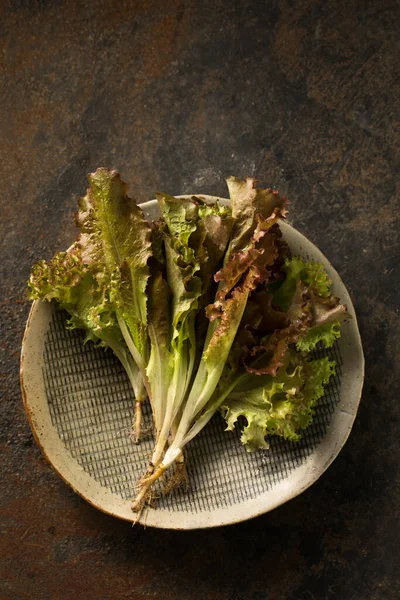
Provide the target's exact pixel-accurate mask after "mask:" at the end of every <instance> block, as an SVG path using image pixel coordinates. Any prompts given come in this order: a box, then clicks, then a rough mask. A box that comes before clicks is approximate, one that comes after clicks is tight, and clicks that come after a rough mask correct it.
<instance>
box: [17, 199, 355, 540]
mask: <svg viewBox="0 0 400 600" xmlns="http://www.w3.org/2000/svg"><path fill="white" fill-rule="evenodd" d="M193 196H196V197H200V198H201V199H203V200H205V201H206V202H215V201H216V200H218V201H220V202H221V203H223V204H229V200H228V199H226V198H220V197H218V196H210V195H205V194H183V195H180V196H175V197H176V198H192V197H193ZM155 205H157V200H150V201H148V202H144V203H142V204H140V205H139V206H140V208H142V210H143V211H144V212H145V213H146V212H147V210H146V209H150V210H151V207H153V206H155ZM280 226H281V227H282V232H283V234H284V230H285V229H286V230H287V231H290V233H291V234H292V235H294V236H296V235H297V236H298V239H299V240H304V241H305V242H306V243H307V244H308V245H311V246H312V250H313V257H312V258H313V260H318V261H319V260H322V261H323V262H324V264H325V265H326V266H327V267H328V269H329V270H330V271H331V274H333V275H334V276H335V278H336V281H337V283H338V284H339V285H340V286H342V287H343V290H344V291H345V293H346V295H347V298H346V301H345V303H346V304H347V307H348V310H349V313H350V314H351V316H352V323H353V337H354V343H355V347H356V349H357V351H358V354H359V356H358V357H357V358H358V360H357V367H358V373H357V375H358V377H357V379H358V386H357V387H358V390H357V397H356V398H354V400H353V404H352V410H351V412H349V411H346V410H343V409H340V406H339V405H338V406H337V407H336V408H335V410H334V412H333V414H332V417H331V422H330V424H331V423H332V419H333V418H334V417H335V415H336V418H339V413H340V412H343V413H344V414H343V415H342V417H343V418H344V420H345V421H346V422H345V423H344V425H345V426H346V427H345V430H344V432H343V435H341V436H340V439H339V440H338V443H337V444H336V445H335V446H334V448H333V450H332V452H331V453H330V455H329V457H328V459H327V460H326V461H325V462H324V463H323V464H322V465H319V469H316V470H315V471H314V475H313V476H310V477H309V478H308V479H307V480H306V482H305V484H304V485H299V486H298V487H295V488H294V489H292V490H290V491H287V492H286V493H283V494H279V493H278V494H275V495H277V498H276V500H275V501H273V502H270V503H269V504H268V503H267V504H265V503H264V504H265V505H262V506H260V505H259V504H260V502H261V504H263V502H262V500H263V498H264V496H267V495H269V494H270V491H267V492H264V493H263V494H260V495H258V496H256V498H254V499H251V500H247V501H245V502H243V503H240V504H238V505H232V506H228V507H224V508H218V509H215V510H214V511H212V512H208V511H204V512H201V513H193V514H190V513H188V512H185V511H182V512H181V511H179V510H178V511H169V510H168V509H166V508H165V509H162V510H157V509H147V510H146V511H144V512H143V513H142V515H140V517H139V519H137V521H136V522H138V523H141V524H142V525H145V526H149V527H156V528H160V529H173V530H191V529H206V528H211V527H220V526H224V525H232V524H235V523H240V522H243V521H247V520H249V519H252V518H255V517H257V516H260V515H262V514H266V513H267V512H270V511H271V510H274V509H275V508H277V507H278V506H281V505H282V504H285V503H286V502H288V501H289V500H292V499H293V498H295V497H297V496H299V495H300V494H301V493H303V492H304V491H305V490H306V489H308V488H309V487H311V485H313V484H314V483H315V482H316V481H317V480H318V479H319V478H320V477H321V476H322V475H323V474H324V473H325V471H326V470H327V469H328V468H329V466H330V465H331V464H332V463H333V461H334V460H335V459H336V458H337V456H338V455H339V453H340V451H341V450H342V448H343V447H344V445H345V443H346V442H347V440H348V437H349V435H350V432H351V430H352V427H353V425H354V421H355V418H356V415H357V411H358V407H359V404H360V400H361V396H362V390H363V383H364V376H365V359H364V352H363V348H362V341H361V336H360V331H359V327H358V322H357V317H356V313H355V310H354V305H353V303H352V300H351V297H350V294H349V292H348V290H347V288H346V286H345V285H344V283H343V281H342V279H341V277H340V275H339V273H338V272H337V271H336V269H335V268H334V267H333V266H332V264H331V263H330V261H329V260H328V259H327V258H326V256H325V255H324V254H323V253H322V252H321V250H320V249H319V248H318V247H317V246H316V245H315V244H314V243H313V242H312V241H311V240H309V239H308V238H307V237H306V236H305V235H304V234H303V233H301V232H300V231H298V230H297V229H296V228H295V227H293V225H291V224H290V223H288V222H287V221H280ZM315 255H316V256H315ZM40 304H44V305H45V304H46V303H44V302H43V301H41V300H35V301H34V302H33V303H32V306H31V309H30V311H29V315H28V318H27V321H26V326H25V330H24V336H23V341H22V347H21V362H20V385H21V392H22V398H23V404H24V409H25V412H26V414H27V418H28V421H29V424H30V427H31V430H32V433H33V436H34V439H35V441H36V443H37V445H38V446H39V448H40V450H41V452H42V454H43V456H44V457H45V459H46V460H47V462H48V463H49V464H50V466H51V467H52V468H53V470H54V471H55V472H56V473H57V474H58V475H59V477H60V478H61V479H62V480H63V481H64V483H66V484H67V485H68V486H69V487H71V488H72V489H73V490H74V492H75V493H77V494H78V495H79V496H80V497H81V498H83V499H84V500H85V501H86V502H88V503H89V504H90V505H92V506H93V507H95V508H97V509H98V510H100V511H101V512H103V513H105V514H108V515H111V516H114V517H117V518H119V519H122V520H125V521H127V522H131V523H132V522H134V521H135V514H134V513H133V512H130V514H129V513H126V511H125V510H124V511H123V513H125V514H121V512H119V513H118V512H113V510H110V509H107V508H105V507H104V505H102V504H101V503H100V502H98V501H96V500H94V499H93V498H92V497H88V494H87V493H86V494H85V492H84V491H83V490H82V489H79V487H77V486H76V485H74V483H75V482H73V481H70V479H69V478H68V476H67V475H66V474H65V473H64V472H63V470H62V469H60V468H58V465H57V464H55V459H54V457H53V458H52V457H51V455H50V453H49V451H48V448H47V447H46V443H43V440H44V438H43V437H42V436H41V435H40V433H39V431H38V428H37V425H36V422H35V417H36V416H37V415H35V413H34V410H33V409H32V406H31V402H30V401H29V397H28V390H27V385H26V380H25V376H26V370H25V367H26V364H25V362H26V361H25V359H26V354H27V340H28V338H29V333H30V330H31V326H32V322H33V320H34V318H35V314H36V311H37V310H38V308H39V305H40ZM49 310H50V306H49ZM28 351H29V350H28ZM46 405H47V402H46ZM53 429H54V430H55V428H54V426H53ZM55 431H56V430H55ZM325 436H326V434H325ZM325 436H324V437H325ZM57 437H58V439H59V440H60V442H61V438H60V437H59V436H58V434H57ZM322 439H324V438H322ZM63 448H64V452H65V454H69V453H68V450H67V448H66V447H65V446H64V445H63ZM314 454H315V449H314V450H313V451H312V452H311V454H310V455H309V456H308V457H307V458H306V460H305V461H304V462H303V463H302V465H300V466H299V467H298V470H299V469H300V468H301V467H304V465H306V464H307V463H308V462H309V459H311V458H312V457H313V455H314ZM70 458H71V460H72V461H73V462H74V463H75V465H76V468H77V469H78V470H79V471H82V472H83V473H84V474H85V475H87V477H89V478H90V479H91V481H92V485H93V487H97V486H100V488H101V490H102V492H103V493H104V494H105V495H107V494H106V492H107V493H108V494H109V495H111V496H112V497H113V498H114V500H115V501H116V500H117V498H118V496H117V495H116V494H113V493H112V492H110V491H109V490H107V488H104V487H103V486H101V484H100V483H99V482H98V481H96V480H95V479H94V478H93V477H91V476H90V475H89V474H88V473H86V472H85V471H84V469H83V468H82V467H81V466H80V465H79V463H78V462H77V461H76V459H74V458H73V457H72V456H71V457H70ZM56 462H57V461H56ZM291 475H292V476H293V472H292V473H291ZM283 481H285V480H283ZM120 500H121V502H120V504H121V503H122V504H124V505H125V504H129V505H130V501H129V500H124V499H122V498H120ZM248 504H252V505H253V504H254V507H253V510H251V511H250V512H247V511H244V510H239V514H238V513H235V507H236V509H238V508H239V507H241V508H242V509H243V508H245V507H246V506H247V505H248ZM249 508H250V507H249ZM129 511H130V506H129ZM218 514H220V515H221V517H222V516H223V515H226V516H225V518H220V519H218V520H217V521H216V522H215V519H211V520H210V515H218ZM157 515H158V516H157ZM168 515H169V516H170V518H168ZM171 516H172V517H173V518H172V522H171ZM149 517H150V518H149ZM160 517H161V519H160ZM179 520H181V521H182V524H181V525H179V523H177V522H176V521H179Z"/></svg>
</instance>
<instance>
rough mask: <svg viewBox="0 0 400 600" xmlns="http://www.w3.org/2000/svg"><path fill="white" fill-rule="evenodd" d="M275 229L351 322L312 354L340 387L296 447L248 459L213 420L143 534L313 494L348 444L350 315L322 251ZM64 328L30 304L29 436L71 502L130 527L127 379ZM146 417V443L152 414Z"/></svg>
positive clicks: (25, 389) (356, 353) (105, 355)
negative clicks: (322, 278) (331, 368)
mask: <svg viewBox="0 0 400 600" xmlns="http://www.w3.org/2000/svg"><path fill="white" fill-rule="evenodd" d="M188 197H190V196H188ZM201 197H202V198H204V199H205V200H206V201H207V200H210V201H215V200H217V198H213V197H210V196H201ZM221 201H222V202H224V203H225V202H227V201H226V200H221ZM142 208H143V210H144V212H145V214H146V216H147V217H148V218H150V219H154V218H157V217H158V216H159V214H158V206H157V203H156V201H151V202H146V203H145V204H143V205H142ZM281 228H282V232H283V235H284V238H285V239H286V241H287V242H288V244H289V246H290V248H291V250H292V253H293V254H295V255H298V256H301V257H303V258H306V259H307V260H313V261H316V262H320V263H322V264H323V265H324V266H325V268H326V270H327V272H328V274H329V276H330V277H331V279H332V282H333V292H334V294H335V295H337V296H339V297H340V299H341V301H342V302H344V303H345V304H346V305H347V307H348V311H349V314H350V315H351V316H352V319H351V320H349V321H348V322H347V323H345V324H344V325H343V327H342V337H341V338H340V339H339V340H338V342H337V343H336V344H335V345H334V347H333V348H330V349H329V350H323V351H322V350H321V351H317V352H316V354H317V355H318V356H322V355H327V356H329V357H331V358H334V359H335V360H336V361H337V375H336V376H335V378H334V379H333V381H331V383H330V384H329V385H328V387H327V390H326V393H325V396H324V397H323V398H322V399H321V400H320V401H319V404H318V407H317V409H316V414H315V417H314V421H313V423H312V425H311V426H310V427H309V428H308V429H307V430H306V431H305V433H304V437H303V439H302V440H301V441H300V442H299V443H297V444H293V443H290V442H287V441H285V440H283V439H281V438H274V437H272V438H271V447H270V449H269V450H265V451H258V452H255V453H252V454H250V453H248V452H246V450H245V448H243V446H242V445H241V444H240V441H239V435H240V434H239V432H238V431H236V432H234V433H232V432H225V431H224V422H223V420H222V417H221V416H220V415H219V414H217V415H216V416H215V417H214V418H213V419H212V420H211V422H210V423H209V424H208V425H207V427H205V429H204V430H203V431H202V432H201V433H200V434H199V435H198V436H197V437H196V438H195V439H194V440H193V441H192V442H190V443H189V444H188V446H187V470H188V487H187V489H185V490H184V489H180V490H175V491H173V492H172V493H171V494H170V495H162V494H161V493H160V495H159V498H158V501H157V506H156V508H148V509H146V510H145V511H144V512H143V513H142V514H141V516H140V519H139V522H141V523H143V524H146V525H148V526H153V527H162V528H171V529H195V528H202V527H215V526H219V525H226V524H230V523H236V522H239V521H244V520H246V519H249V518H252V517H255V516H257V515H261V514H263V513H266V512H267V511H269V510H272V509H273V508H275V507H277V506H279V505H280V504H283V503H284V502H286V501H287V500H290V499H291V498H293V497H295V496H297V495H298V494H300V493H301V492H303V491H304V490H305V489H307V488H308V487H309V486H310V485H311V484H312V483H314V482H315V481H316V480H317V479H318V477H319V476H320V475H321V474H322V473H323V472H324V471H325V470H326V469H327V467H328V466H329V465H330V464H331V463H332V461H333V460H334V458H335V457H336V456H337V455H338V453H339V451H340V449H341V448H342V447H343V445H344V443H345V442H346V440H347V437H348V435H349V433H350V430H351V427H352V425H353V421H354V418H355V415H356V412H357V407H358V404H359V401H360V396H361V390H362V384H363V378H364V357H363V351H362V346H361V340H360V335H359V331H358V327H357V321H356V317H355V313H354V308H353V305H352V302H351V299H350V296H349V294H348V292H347V290H346V288H345V286H344V285H343V283H342V281H341V279H340V277H339V275H338V274H337V273H336V271H335V270H334V269H333V267H332V266H331V265H330V264H329V262H328V261H327V259H326V258H325V257H324V255H323V254H322V253H321V252H320V251H319V250H318V248H316V247H315V246H314V245H313V244H312V243H311V242H310V241H308V240H307V239H306V238H305V237H304V236H303V235H302V234H301V233H299V232H298V231H296V230H295V229H294V228H293V227H291V226H290V225H288V224H287V223H284V222H282V223H281ZM65 320H66V313H64V312H63V311H61V310H59V309H58V308H57V307H56V306H54V305H53V304H52V303H47V302H41V301H36V302H34V303H33V305H32V309H31V311H30V314H29V317H28V321H27V325H26V330H25V335H24V340H23V345H22V354H21V386H22V393H23V398H24V403H25V409H26V412H27V415H28V418H29V422H30V424H31V427H32V431H33V434H34V436H35V439H36V441H37V443H38V444H39V446H40V448H41V450H42V452H43V454H44V455H45V457H46V458H47V460H48V461H49V462H50V464H51V465H52V466H53V467H54V469H55V470H56V471H57V473H58V474H59V475H60V476H61V477H62V479H63V480H64V481H65V482H66V483H67V484H68V485H70V486H71V487H72V488H73V489H74V490H75V491H76V492H77V493H78V494H80V495H81V496H82V497H83V498H84V499H85V500H87V501H88V502H90V504H92V505H93V506H95V507H97V508H99V509H100V510H102V511H104V512H106V513H108V514H111V515H114V516H116V517H119V518H121V519H126V520H128V521H133V520H135V514H134V513H133V512H132V511H131V508H130V505H131V499H132V498H133V497H134V496H135V489H136V481H137V480H138V478H139V477H140V475H142V474H143V473H144V472H145V471H146V467H147V462H148V459H149V456H150V454H151V450H152V445H153V440H152V436H151V434H150V433H149V434H148V435H147V437H146V436H145V437H144V439H143V441H142V442H141V443H140V444H139V445H135V444H134V443H133V440H132V437H131V435H130V432H131V428H132V421H133V405H134V398H133V394H132V389H131V387H130V385H129V382H128V378H127V376H126V375H125V371H124V369H123V368H122V366H121V365H120V363H119V362H118V360H117V359H116V358H115V357H114V355H113V354H112V353H111V352H110V351H105V350H103V349H101V348H95V347H94V346H93V345H92V344H90V343H88V344H85V345H83V344H82V339H83V335H82V334H81V332H79V331H69V330H67V329H66V328H65ZM144 413H145V414H144V422H145V426H146V425H147V426H148V428H149V431H150V430H151V418H150V417H151V415H150V408H149V406H148V405H146V407H145V410H144Z"/></svg>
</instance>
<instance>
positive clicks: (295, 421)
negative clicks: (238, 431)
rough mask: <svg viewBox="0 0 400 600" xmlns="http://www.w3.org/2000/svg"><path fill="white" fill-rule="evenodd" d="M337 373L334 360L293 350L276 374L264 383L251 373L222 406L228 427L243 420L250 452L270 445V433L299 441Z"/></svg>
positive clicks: (242, 436) (244, 435) (244, 432)
mask: <svg viewBox="0 0 400 600" xmlns="http://www.w3.org/2000/svg"><path fill="white" fill-rule="evenodd" d="M334 373H335V362H334V361H330V360H329V359H328V358H321V359H317V360H311V361H310V360H308V359H304V358H301V359H299V358H298V357H296V356H295V355H294V353H292V355H291V358H290V360H288V361H287V362H286V364H285V365H283V366H281V367H280V368H279V370H278V372H277V375H276V377H272V376H269V380H267V379H266V377H265V376H264V379H263V381H262V385H260V379H259V377H257V376H255V375H253V376H251V375H248V376H247V378H245V379H244V380H242V381H243V383H242V384H241V385H238V386H237V387H236V388H235V390H234V391H233V392H232V393H231V394H230V395H229V396H228V397H227V399H226V400H225V401H224V402H223V404H222V406H221V410H222V413H223V415H224V418H225V420H226V424H227V430H228V431H232V430H233V429H234V427H235V424H236V423H237V422H238V420H239V419H240V418H242V419H244V420H245V424H244V425H243V427H242V435H241V441H242V443H243V444H244V445H245V446H246V450H248V451H249V452H253V451H255V450H259V449H261V448H268V447H269V444H268V440H267V439H266V438H267V436H268V435H278V436H281V437H283V438H285V439H287V440H290V441H292V442H296V441H298V440H300V439H301V437H302V431H303V430H304V429H305V428H307V427H308V426H309V425H310V423H311V421H312V418H313V416H314V407H315V404H316V402H317V400H318V399H319V398H320V397H321V396H322V395H323V394H324V386H325V385H327V383H328V382H329V380H330V378H331V377H332V376H333V375H334ZM250 378H251V379H250ZM252 383H253V385H254V387H253V388H252V387H251V385H252Z"/></svg>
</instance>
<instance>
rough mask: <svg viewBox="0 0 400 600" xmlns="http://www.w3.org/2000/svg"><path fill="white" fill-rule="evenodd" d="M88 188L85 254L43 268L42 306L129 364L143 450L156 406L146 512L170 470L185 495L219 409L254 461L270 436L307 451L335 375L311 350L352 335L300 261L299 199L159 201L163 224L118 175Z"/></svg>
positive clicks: (75, 248) (270, 195)
mask: <svg viewBox="0 0 400 600" xmlns="http://www.w3.org/2000/svg"><path fill="white" fill-rule="evenodd" d="M89 184H90V186H89V189H88V190H87V193H86V195H85V196H84V197H83V198H81V199H80V200H79V210H78V212H77V214H76V224H77V226H78V228H79V230H80V233H79V236H78V238H77V240H76V242H75V243H74V244H73V245H72V246H71V247H70V248H69V249H68V250H67V251H66V252H58V253H57V254H56V255H55V256H54V257H53V258H52V259H51V260H50V261H48V262H45V261H40V262H38V263H36V264H35V265H34V266H33V268H32V272H31V277H30V280H29V297H30V298H31V299H43V300H48V301H51V300H55V301H56V302H58V304H59V305H60V306H61V307H62V308H64V309H65V310H66V311H67V312H68V313H69V315H70V318H69V321H68V327H69V328H71V329H72V328H79V329H83V330H84V331H85V333H86V337H85V341H88V340H91V341H93V342H94V343H96V344H99V345H101V346H104V347H108V348H111V350H112V351H113V352H114V354H115V355H116V356H117V357H118V359H119V360H120V361H121V363H122V365H123V366H124V368H125V370H126V372H127V375H128V377H129V380H130V382H131V385H132V388H133V392H134V396H135V425H134V429H135V435H136V440H137V441H139V439H140V434H141V420H142V419H141V414H142V403H143V402H144V401H145V400H146V398H148V400H149V402H150V404H151V409H152V416H153V425H154V449H153V454H152V457H151V459H150V461H149V465H148V469H147V472H146V473H145V474H144V475H143V477H142V478H141V480H140V482H139V492H138V495H137V497H136V498H135V500H134V501H133V504H132V508H133V510H135V511H139V510H141V508H142V507H143V506H144V504H145V503H146V502H147V501H148V499H149V497H150V495H151V487H152V485H153V483H154V482H155V481H156V480H157V479H159V478H160V477H161V476H162V475H163V473H164V472H165V471H166V470H173V469H174V468H175V473H174V476H175V479H174V482H175V483H176V484H178V483H179V480H180V477H181V476H183V473H184V456H183V451H184V448H185V446H186V444H188V442H190V440H192V439H193V438H194V437H195V436H196V435H197V434H198V433H199V432H200V431H201V430H202V429H203V427H205V425H206V424H207V423H208V421H209V420H210V419H211V418H212V417H213V415H214V414H215V413H216V412H217V411H218V410H220V411H221V413H222V415H223V416H224V418H225V421H226V429H227V430H232V429H233V428H234V427H235V426H236V425H237V424H238V426H240V427H241V429H242V435H241V441H242V443H243V444H244V445H245V447H246V449H247V450H248V451H255V450H258V449H261V448H268V436H269V435H278V436H282V437H284V438H286V439H288V440H291V441H293V442H296V441H297V440H299V439H300V438H301V435H302V430H304V429H305V428H306V427H307V426H308V425H309V424H310V423H311V421H312V418H313V414H314V407H315V404H316V403H317V401H318V399H319V398H320V397H321V396H322V395H323V393H324V386H325V385H326V384H327V383H328V381H329V379H330V377H331V376H332V375H333V374H334V373H335V363H334V361H331V360H329V359H328V358H319V359H316V358H314V357H313V355H312V351H313V350H314V349H315V348H316V347H317V345H322V346H324V347H326V348H327V347H329V346H331V345H332V344H333V343H334V342H335V340H336V339H337V338H338V337H339V336H340V326H341V322H342V321H343V319H344V318H345V316H346V307H345V306H344V305H343V304H341V303H340V301H339V299H338V298H336V297H334V296H332V294H331V289H330V288H331V282H330V280H329V278H328V276H327V274H326V273H325V271H324V268H323V266H322V265H320V264H316V263H311V262H305V261H303V260H302V259H301V258H299V257H296V256H291V253H290V250H289V248H288V246H287V244H286V243H285V241H284V240H283V238H282V234H281V231H280V228H279V220H280V219H284V218H285V217H286V214H287V204H288V201H287V199H286V198H284V197H281V196H279V194H278V192H276V191H274V190H271V189H261V188H258V187H257V185H256V184H257V182H256V181H255V180H254V179H252V178H248V179H246V180H240V179H237V178H235V177H230V178H228V179H227V185H228V190H229V197H230V205H229V206H226V205H225V204H223V203H220V202H215V203H212V204H208V203H206V202H204V200H202V199H201V198H200V197H196V196H193V197H192V198H190V199H182V198H175V197H173V196H169V195H167V194H157V201H158V205H159V208H160V213H161V218H160V219H159V220H158V221H155V222H152V223H149V222H148V221H146V219H145V217H144V215H143V212H142V210H141V209H140V207H139V206H138V205H137V204H136V202H135V201H134V200H132V199H131V198H129V197H128V195H127V189H126V185H125V184H124V183H123V182H122V180H121V178H120V176H119V174H118V173H117V172H116V171H110V170H108V169H103V168H101V169H98V170H97V171H96V172H95V173H93V174H91V175H89ZM170 481H171V479H170Z"/></svg>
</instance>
